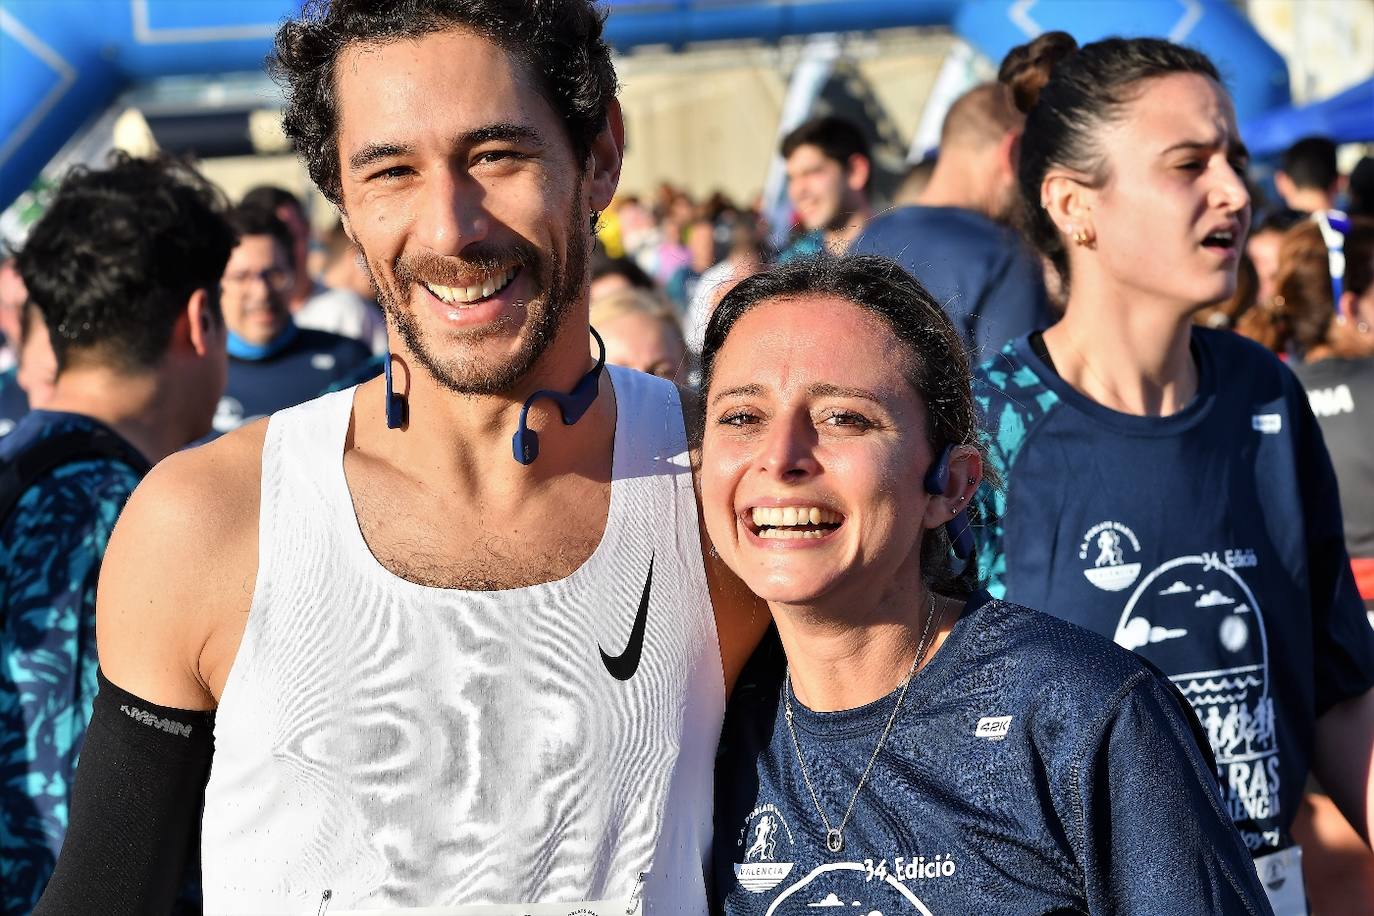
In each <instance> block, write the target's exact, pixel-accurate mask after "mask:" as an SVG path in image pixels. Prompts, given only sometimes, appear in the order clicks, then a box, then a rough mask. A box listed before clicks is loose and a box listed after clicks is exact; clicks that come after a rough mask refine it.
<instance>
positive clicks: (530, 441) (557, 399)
mask: <svg viewBox="0 0 1374 916" xmlns="http://www.w3.org/2000/svg"><path fill="white" fill-rule="evenodd" d="M589 330H590V331H591V332H592V336H593V337H595V338H596V346H597V349H598V354H597V357H596V365H595V366H593V367H592V369H591V371H590V372H588V373H587V374H586V375H584V376H582V378H581V379H580V380H579V381H578V383H577V384H576V385H574V386H573V390H572V391H569V392H568V393H567V394H564V393H563V392H561V391H549V390H548V389H540V390H539V391H536V392H535V393H534V394H532V395H530V396H529V397H528V398H526V399H525V404H524V406H522V407H521V408H520V422H519V424H518V425H517V426H516V428H515V435H514V436H512V437H511V442H510V444H511V452H512V454H514V456H515V460H516V461H518V462H520V463H521V464H523V465H531V464H533V463H534V459H536V458H538V457H539V435H538V434H537V433H535V431H534V430H532V429H530V428H529V426H528V425H527V421H528V419H529V412H530V406H531V405H533V404H534V402H535V401H538V400H540V399H544V398H547V399H548V400H550V401H553V402H554V403H555V404H557V405H558V413H559V416H561V417H562V418H563V425H564V426H572V425H573V424H574V423H576V422H577V421H578V420H580V419H582V415H583V414H585V413H586V412H587V411H588V410H589V409H590V408H591V406H592V403H593V402H594V401H596V395H597V392H598V391H600V388H601V372H602V370H603V369H605V368H606V342H605V341H603V340H602V339H601V335H600V334H598V333H596V328H589Z"/></svg>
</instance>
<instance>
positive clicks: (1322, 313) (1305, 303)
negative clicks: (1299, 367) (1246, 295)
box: [1275, 218, 1374, 355]
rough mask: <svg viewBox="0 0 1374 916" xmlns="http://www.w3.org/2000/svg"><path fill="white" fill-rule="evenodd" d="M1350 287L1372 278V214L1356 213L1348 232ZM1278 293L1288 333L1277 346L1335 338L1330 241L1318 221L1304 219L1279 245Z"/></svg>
mask: <svg viewBox="0 0 1374 916" xmlns="http://www.w3.org/2000/svg"><path fill="white" fill-rule="evenodd" d="M1344 251H1345V277H1344V278H1343V280H1342V285H1343V286H1344V288H1345V291H1346V292H1349V293H1354V294H1355V295H1356V296H1357V297H1358V296H1362V295H1364V293H1365V291H1366V290H1368V289H1369V287H1370V284H1371V283H1374V220H1370V219H1358V218H1357V219H1352V220H1351V221H1350V231H1349V232H1348V233H1346V236H1345V244H1344ZM1275 288H1276V290H1277V292H1276V293H1275V298H1276V299H1277V300H1278V305H1279V307H1281V308H1282V311H1283V316H1284V318H1285V322H1284V330H1285V331H1286V332H1287V334H1286V339H1284V340H1283V341H1281V342H1280V343H1281V344H1282V345H1283V346H1281V347H1278V348H1276V349H1287V348H1289V347H1291V348H1292V349H1293V350H1295V351H1297V353H1298V354H1299V355H1302V354H1305V353H1307V351H1308V350H1311V349H1312V348H1313V347H1318V346H1321V345H1323V344H1330V343H1332V342H1333V341H1332V336H1331V326H1332V324H1333V323H1334V322H1335V319H1336V303H1335V300H1334V299H1333V298H1332V290H1331V266H1330V260H1329V258H1328V252H1327V248H1326V242H1325V241H1324V240H1323V239H1322V233H1321V230H1320V229H1319V228H1318V227H1317V224H1316V223H1313V222H1310V221H1308V222H1303V223H1300V224H1298V225H1297V226H1294V227H1293V228H1292V229H1289V230H1288V232H1287V233H1285V234H1284V237H1283V242H1282V243H1281V244H1280V245H1279V270H1278V280H1277V282H1276V287H1275Z"/></svg>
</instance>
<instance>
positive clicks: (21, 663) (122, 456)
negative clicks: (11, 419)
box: [0, 156, 234, 916]
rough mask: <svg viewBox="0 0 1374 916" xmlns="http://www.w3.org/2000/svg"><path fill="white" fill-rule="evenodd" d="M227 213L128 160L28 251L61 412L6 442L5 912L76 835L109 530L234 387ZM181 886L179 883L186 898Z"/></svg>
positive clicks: (0, 598) (92, 186)
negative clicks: (227, 384)
mask: <svg viewBox="0 0 1374 916" xmlns="http://www.w3.org/2000/svg"><path fill="white" fill-rule="evenodd" d="M224 204H225V201H224V200H223V199H222V197H221V195H220V194H219V192H218V191H217V190H215V189H214V188H213V187H212V186H211V185H210V184H209V183H208V182H207V181H205V180H204V179H203V178H201V177H200V176H199V175H197V174H196V173H195V172H194V171H192V170H191V169H190V168H189V167H187V166H184V165H180V164H177V163H175V162H173V161H171V160H152V161H149V160H142V159H128V158H124V157H122V156H118V157H117V158H116V159H115V161H114V164H113V165H112V166H111V167H110V168H108V169H103V170H93V171H88V170H86V169H84V168H78V169H75V170H73V171H72V172H70V173H69V174H68V176H67V177H66V178H65V179H64V180H63V182H62V184H61V185H60V187H59V188H58V190H57V194H56V196H55V197H54V198H53V201H52V203H51V204H50V205H49V207H48V208H47V211H46V212H45V213H44V215H43V217H42V218H41V219H40V220H39V221H38V222H37V223H35V224H34V227H33V230H32V231H31V232H30V234H29V238H28V241H27V243H26V244H25V246H24V249H23V250H22V251H21V252H20V254H19V257H18V265H19V270H20V272H21V274H22V275H23V279H24V282H25V284H26V285H27V287H28V290H29V295H30V306H29V311H30V313H31V317H32V316H33V315H37V314H38V311H39V309H40V308H41V309H42V313H43V316H44V317H45V318H46V320H47V325H48V327H49V329H50V330H51V331H52V341H53V345H54V349H55V351H56V358H57V361H58V364H59V366H60V370H59V371H58V374H57V380H56V384H55V387H54V389H53V393H52V396H51V399H50V400H49V401H48V403H46V404H45V405H44V406H43V407H42V408H41V409H35V410H34V411H33V412H32V413H29V414H28V415H27V416H26V417H25V418H24V419H23V420H22V421H20V423H19V425H18V426H17V427H16V428H15V430H14V431H13V432H12V433H11V434H10V435H9V436H7V437H6V438H5V439H4V440H3V441H0V570H3V577H0V913H4V914H7V916H8V914H16V916H17V914H26V913H29V912H30V911H31V910H32V909H33V906H34V904H35V903H36V902H37V901H38V896H39V894H40V893H41V892H42V890H43V886H44V884H45V883H46V882H47V880H48V876H49V875H50V874H51V872H52V869H53V863H54V862H55V861H56V859H57V855H58V850H59V849H61V847H62V844H63V837H64V836H65V835H66V832H67V826H68V812H69V809H70V804H71V793H72V778H73V775H74V774H75V772H76V763H77V756H78V755H79V754H81V752H82V748H83V742H84V741H85V738H86V727H87V722H88V721H89V720H90V718H91V708H92V703H93V701H94V698H95V695H96V682H97V676H96V670H97V660H96V644H95V629H96V619H95V605H96V579H97V577H98V576H99V574H100V570H101V563H102V561H103V558H104V555H105V544H106V541H107V540H108V539H109V537H110V531H111V529H112V528H113V527H114V523H115V519H116V518H117V517H118V516H119V514H120V511H121V510H122V509H123V507H124V504H125V501H126V500H128V498H129V495H130V494H131V493H132V492H133V490H134V487H135V486H136V485H137V484H138V482H139V480H140V479H141V478H142V477H143V475H144V474H146V473H147V472H148V469H149V467H150V466H151V465H153V464H155V463H157V462H158V461H160V460H161V459H162V458H164V457H165V456H166V455H168V454H170V453H172V452H174V451H176V450H178V449H181V448H183V447H184V446H185V445H186V444H187V443H189V442H191V441H192V440H194V439H196V438H198V437H200V436H202V435H204V434H205V432H206V431H207V430H209V428H210V417H211V415H212V414H213V412H214V406H215V401H216V399H217V398H218V397H219V394H220V392H221V391H223V389H224V375H225V355H224V347H225V327H224V323H223V320H222V318H221V316H220V311H219V303H218V294H217V288H218V286H219V278H220V275H221V274H222V273H223V271H224V264H225V262H226V260H227V259H228V257H229V251H230V249H231V248H233V246H234V234H233V230H232V229H231V228H230V226H229V225H228V223H227V222H226V221H225V219H224V213H223V210H224ZM39 320H40V321H41V320H42V319H39ZM27 336H30V337H31V336H32V334H31V333H30V334H29V335H27ZM183 842H184V840H183ZM181 874H182V873H181V870H180V869H176V870H175V872H174V873H172V874H170V875H169V876H168V881H169V883H170V884H171V886H172V889H173V890H175V889H176V886H177V884H178V882H179V879H180V878H181Z"/></svg>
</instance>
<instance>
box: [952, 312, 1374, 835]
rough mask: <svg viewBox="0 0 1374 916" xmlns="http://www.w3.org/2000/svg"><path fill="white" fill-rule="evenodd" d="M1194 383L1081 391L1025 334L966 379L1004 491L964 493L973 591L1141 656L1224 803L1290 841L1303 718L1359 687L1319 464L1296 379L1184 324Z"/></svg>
mask: <svg viewBox="0 0 1374 916" xmlns="http://www.w3.org/2000/svg"><path fill="white" fill-rule="evenodd" d="M1192 351H1193V355H1194V359H1195V360H1196V363H1197V367H1198V392H1197V395H1196V396H1195V397H1194V398H1193V400H1192V401H1191V402H1190V403H1189V404H1188V405H1187V406H1186V407H1185V408H1184V409H1182V410H1180V411H1179V412H1177V413H1175V414H1172V415H1170V416H1167V417H1141V416H1130V415H1126V414H1122V413H1118V412H1116V411H1113V410H1110V409H1108V408H1106V407H1103V406H1102V405H1100V404H1097V403H1096V402H1094V401H1092V400H1090V399H1089V398H1086V397H1084V396H1083V395H1082V394H1080V393H1079V392H1077V391H1076V390H1075V389H1073V388H1072V387H1071V386H1069V385H1068V384H1067V383H1065V382H1064V381H1063V380H1062V379H1061V378H1060V377H1059V376H1058V374H1057V373H1055V372H1054V370H1053V369H1052V368H1050V367H1049V366H1048V365H1046V363H1045V362H1044V361H1043V360H1042V359H1041V358H1040V357H1039V356H1037V355H1036V353H1035V352H1034V347H1033V346H1032V343H1031V340H1030V338H1029V336H1028V337H1023V338H1021V339H1019V340H1017V341H1015V342H1014V343H1012V344H1010V345H1008V346H1007V348H1006V349H1005V350H1004V351H1003V352H1002V354H1000V355H999V356H998V357H997V358H996V359H994V360H993V361H992V362H991V363H989V364H987V365H985V366H983V367H982V368H981V369H980V370H978V373H977V380H976V383H975V386H974V390H975V394H976V396H977V399H978V402H979V406H980V408H981V409H982V410H983V412H984V419H985V423H986V424H987V429H988V432H989V438H990V440H991V441H990V446H991V454H992V461H993V463H994V464H995V465H996V466H998V467H999V469H1000V470H1001V472H1002V475H1003V479H1004V481H1005V492H1004V493H1001V494H994V493H991V492H989V491H988V489H987V488H986V487H984V488H981V489H980V491H979V503H980V507H981V508H982V509H983V511H984V512H985V513H986V515H985V518H988V519H989V523H988V524H987V525H985V526H983V527H981V528H976V529H975V531H976V534H977V536H978V539H979V550H980V553H979V558H980V561H981V562H982V565H983V571H984V572H985V573H986V574H988V576H989V581H990V583H991V585H990V590H991V591H992V593H993V594H995V595H999V596H1002V595H1005V596H1006V597H1007V598H1008V599H1009V600H1013V601H1017V602H1021V603H1023V604H1029V605H1032V606H1037V607H1044V608H1046V609H1048V610H1050V611H1052V612H1053V613H1054V614H1056V615H1058V616H1060V617H1063V618H1065V619H1067V620H1069V621H1072V622H1073V623H1076V624H1079V625H1081V626H1084V627H1087V628H1088V629H1090V630H1094V631H1096V632H1098V633H1101V634H1102V635H1104V636H1106V637H1107V638H1108V639H1112V640H1114V641H1115V642H1117V643H1118V644H1120V645H1122V646H1124V647H1126V648H1128V649H1132V650H1134V651H1136V652H1139V653H1140V654H1141V655H1143V656H1144V657H1146V658H1147V659H1149V660H1150V661H1152V662H1153V663H1154V664H1156V665H1157V666H1159V667H1160V668H1161V669H1162V670H1163V671H1164V672H1165V673H1166V674H1168V675H1169V677H1170V678H1171V679H1172V680H1173V682H1174V683H1175V685H1177V686H1178V688H1179V689H1180V690H1181V691H1182V692H1183V694H1184V696H1185V697H1187V698H1188V700H1189V701H1190V702H1191V703H1192V706H1193V710H1194V712H1196V713H1197V717H1198V719H1199V720H1200V721H1201V723H1202V726H1203V728H1204V729H1205V730H1206V732H1207V734H1208V736H1209V738H1210V740H1211V743H1212V749H1213V751H1214V753H1215V755H1216V760H1217V776H1218V777H1219V779H1220V782H1221V785H1222V787H1223V791H1224V794H1225V799H1226V806H1227V810H1228V811H1229V812H1230V814H1231V816H1232V817H1233V818H1234V820H1235V821H1236V824H1237V826H1238V827H1239V828H1240V830H1241V833H1242V835H1243V836H1244V837H1245V840H1246V843H1247V845H1248V846H1249V847H1250V849H1251V850H1252V852H1253V853H1254V854H1255V855H1256V856H1259V855H1263V854H1266V853H1269V852H1272V851H1274V850H1276V849H1281V848H1284V847H1286V846H1288V845H1290V844H1291V839H1290V837H1289V833H1288V830H1289V826H1290V825H1291V823H1292V821H1293V816H1294V814H1295V813H1296V811H1297V807H1298V802H1299V800H1300V798H1301V796H1302V792H1303V785H1304V783H1305V781H1306V779H1307V773H1308V769H1309V767H1310V766H1311V762H1312V754H1313V736H1314V721H1315V719H1316V718H1317V717H1319V716H1321V715H1322V713H1324V712H1326V711H1327V710H1328V709H1329V708H1331V706H1332V705H1334V704H1335V703H1338V702H1340V701H1342V700H1345V699H1348V698H1351V697H1355V696H1358V695H1360V694H1363V693H1364V692H1365V691H1366V690H1368V689H1369V688H1370V686H1371V685H1372V684H1374V631H1371V629H1370V626H1369V623H1368V620H1367V619H1366V617H1365V613H1364V606H1363V604H1362V603H1361V601H1360V598H1359V594H1358V593H1357V591H1356V589H1355V584H1354V580H1353V578H1352V576H1351V572H1350V561H1349V559H1348V557H1347V556H1346V550H1345V544H1344V538H1343V533H1342V527H1341V511H1340V504H1339V501H1338V496H1337V491H1336V481H1335V477H1334V475H1333V473H1332V470H1331V461H1330V459H1329V458H1328V457H1327V453H1326V448H1325V446H1324V445H1323V444H1322V439H1321V434H1320V432H1319V431H1318V428H1317V424H1316V421H1315V420H1314V419H1313V416H1312V411H1311V410H1310V409H1309V407H1308V404H1307V396H1306V394H1304V392H1303V389H1302V387H1301V386H1300V385H1299V384H1298V381H1297V379H1296V378H1295V377H1294V376H1293V374H1292V373H1291V372H1290V371H1289V370H1288V369H1287V368H1286V367H1285V366H1284V365H1283V364H1282V363H1280V362H1279V361H1278V360H1277V359H1276V358H1275V357H1274V356H1273V355H1272V354H1270V353H1269V352H1268V351H1267V350H1265V349H1263V348H1262V347H1260V346H1258V345H1256V344H1255V343H1253V342H1251V341H1249V340H1246V339H1245V338H1242V337H1240V336H1238V335H1235V334H1231V333H1229V332H1224V331H1221V332H1219V331H1212V330H1207V329H1202V328H1197V329H1194V330H1193V337H1192Z"/></svg>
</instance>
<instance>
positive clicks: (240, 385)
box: [213, 328, 372, 434]
mask: <svg viewBox="0 0 1374 916" xmlns="http://www.w3.org/2000/svg"><path fill="white" fill-rule="evenodd" d="M371 358H372V351H371V350H369V349H368V348H367V347H366V346H364V345H363V344H361V343H359V342H358V341H356V340H354V339H352V338H351V337H343V336H341V335H339V334H330V333H328V332H326V331H315V330H311V329H310V328H301V329H299V330H298V331H297V332H296V333H295V335H294V337H293V338H292V339H291V341H290V343H288V344H287V345H286V346H285V347H283V348H282V349H281V350H279V351H277V352H275V353H273V354H272V355H270V356H267V357H264V358H262V359H237V358H235V357H233V356H230V357H229V381H228V384H227V385H226V386H225V390H224V396H223V397H221V398H220V401H219V405H218V407H216V409H215V419H214V424H213V425H214V434H222V433H227V432H229V431H230V430H232V429H237V428H238V427H240V426H242V425H243V424H245V423H248V422H250V421H252V420H256V419H258V418H260V417H265V416H269V415H270V414H273V413H276V412H277V411H278V410H285V409H286V408H288V407H295V406H296V405H297V404H303V403H304V402H306V401H308V400H310V399H311V398H316V397H319V396H320V394H322V393H323V392H324V391H325V389H327V388H329V387H330V386H331V385H333V384H334V383H335V382H336V381H338V380H339V379H341V378H344V377H346V376H348V375H350V374H352V372H353V371H354V370H355V369H357V368H358V367H359V366H361V365H362V364H364V363H366V362H367V361H368V360H370V359H371Z"/></svg>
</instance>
